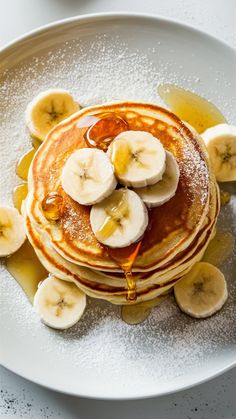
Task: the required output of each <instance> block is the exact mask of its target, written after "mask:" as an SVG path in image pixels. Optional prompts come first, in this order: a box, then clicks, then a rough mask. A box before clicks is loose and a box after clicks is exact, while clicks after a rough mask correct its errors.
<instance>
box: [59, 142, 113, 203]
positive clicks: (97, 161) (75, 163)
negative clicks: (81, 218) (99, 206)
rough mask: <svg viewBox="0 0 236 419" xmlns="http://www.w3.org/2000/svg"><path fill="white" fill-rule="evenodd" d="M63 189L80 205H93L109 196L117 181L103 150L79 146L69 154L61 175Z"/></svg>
mask: <svg viewBox="0 0 236 419" xmlns="http://www.w3.org/2000/svg"><path fill="white" fill-rule="evenodd" d="M61 183H62V187H63V189H64V191H65V192H66V193H67V194H68V195H70V197H71V198H72V199H74V200H75V201H77V202H78V203H79V204H82V205H93V204H95V203H97V202H100V201H101V200H103V199H104V198H106V197H107V196H109V195H110V194H111V193H112V191H113V190H114V189H115V187H116V184H117V181H116V178H115V176H114V168H113V166H112V164H111V162H110V160H109V158H108V156H107V155H106V153H104V151H102V150H98V149H95V148H81V149H80V150H77V151H75V152H74V153H73V154H71V155H70V157H69V158H68V160H67V161H66V163H65V165H64V167H63V170H62V175H61Z"/></svg>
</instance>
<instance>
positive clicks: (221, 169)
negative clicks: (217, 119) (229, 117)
mask: <svg viewBox="0 0 236 419" xmlns="http://www.w3.org/2000/svg"><path fill="white" fill-rule="evenodd" d="M201 136H202V138H203V140H204V142H205V144H206V147H207V150H208V153H209V156H210V161H211V164H212V167H213V171H214V173H215V176H216V179H217V180H218V181H219V182H230V181H234V180H236V126H233V125H228V124H219V125H215V126H214V127H211V128H208V129H207V130H206V131H204V132H203V134H201Z"/></svg>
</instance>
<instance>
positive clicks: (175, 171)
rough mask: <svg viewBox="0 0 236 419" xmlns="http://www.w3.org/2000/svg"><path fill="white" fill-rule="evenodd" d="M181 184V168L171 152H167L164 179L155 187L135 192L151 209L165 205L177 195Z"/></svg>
mask: <svg viewBox="0 0 236 419" xmlns="http://www.w3.org/2000/svg"><path fill="white" fill-rule="evenodd" d="M178 183H179V166H178V164H177V162H176V160H175V158H174V156H173V154H172V153H170V152H169V151H167V152H166V170H165V172H164V175H163V177H162V179H161V180H160V181H159V182H157V183H156V184H155V185H150V186H146V188H138V189H136V190H135V192H136V193H137V194H138V195H139V196H140V198H142V200H143V202H145V204H146V205H147V206H148V207H149V208H151V207H158V206H160V205H163V204H164V203H165V202H167V201H169V200H170V199H171V198H172V197H173V196H174V195H175V193H176V190H177V187H178Z"/></svg>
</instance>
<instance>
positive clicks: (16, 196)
mask: <svg viewBox="0 0 236 419" xmlns="http://www.w3.org/2000/svg"><path fill="white" fill-rule="evenodd" d="M32 144H33V146H34V148H32V149H30V150H29V151H28V152H26V153H25V154H24V155H23V156H22V157H21V158H20V159H19V162H18V164H17V167H16V174H17V175H18V176H19V177H20V178H21V179H23V180H25V182H24V183H21V184H19V185H17V186H16V187H15V188H14V189H13V193H12V199H13V205H14V206H15V208H17V209H18V211H19V212H21V208H22V202H23V201H24V200H25V198H26V197H27V194H28V183H27V179H28V172H29V167H30V164H31V162H32V159H33V157H34V155H35V152H36V149H37V148H38V147H39V146H40V144H41V142H40V141H39V140H37V139H36V138H33V139H32ZM6 267H7V270H8V271H9V273H10V274H11V275H12V276H13V277H14V278H15V280H16V281H17V282H18V284H19V285H20V286H21V288H22V289H23V290H24V292H25V294H26V295H27V297H28V299H29V301H30V302H31V303H33V299H34V295H35V293H36V291H37V287H38V284H39V282H40V281H42V280H43V279H45V278H46V277H47V276H48V272H47V271H46V269H45V268H44V267H43V265H42V264H41V263H40V261H39V259H38V257H37V255H36V253H35V251H34V249H33V247H32V246H31V244H30V243H29V241H28V240H26V241H25V242H24V244H23V245H22V246H21V248H20V249H19V250H18V251H17V252H15V253H14V254H13V255H11V256H10V257H9V258H7V259H6Z"/></svg>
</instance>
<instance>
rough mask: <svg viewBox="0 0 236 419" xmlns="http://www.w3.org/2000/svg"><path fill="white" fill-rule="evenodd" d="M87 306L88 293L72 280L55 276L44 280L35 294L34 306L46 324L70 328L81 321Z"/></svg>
mask: <svg viewBox="0 0 236 419" xmlns="http://www.w3.org/2000/svg"><path fill="white" fill-rule="evenodd" d="M85 307H86V295H85V294H84V292H82V291H81V290H80V289H79V288H78V287H77V286H76V285H75V284H73V283H72V282H66V281H63V280H62V279H58V278H56V277H55V276H49V277H48V278H47V279H45V280H44V281H42V282H41V283H40V285H39V287H38V290H37V292H36V294H35V296H34V308H35V310H36V312H37V313H38V314H39V315H40V318H41V320H42V322H43V323H44V324H46V325H47V326H49V327H52V328H53V329H68V328H69V327H71V326H73V325H74V324H75V323H77V322H78V321H79V319H80V318H81V316H82V314H83V312H84V310H85Z"/></svg>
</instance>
